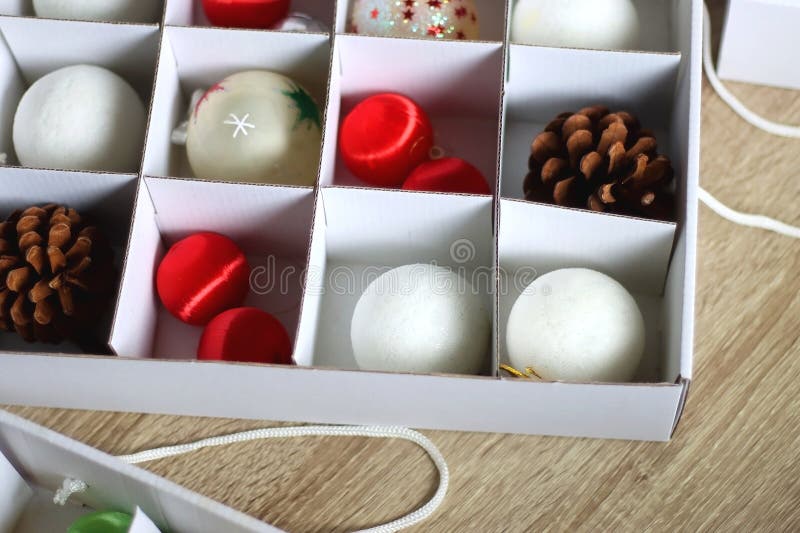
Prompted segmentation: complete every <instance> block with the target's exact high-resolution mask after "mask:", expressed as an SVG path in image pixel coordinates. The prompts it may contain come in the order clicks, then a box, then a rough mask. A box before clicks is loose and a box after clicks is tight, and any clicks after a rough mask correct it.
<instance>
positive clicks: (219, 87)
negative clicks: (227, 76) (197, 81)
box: [194, 82, 225, 117]
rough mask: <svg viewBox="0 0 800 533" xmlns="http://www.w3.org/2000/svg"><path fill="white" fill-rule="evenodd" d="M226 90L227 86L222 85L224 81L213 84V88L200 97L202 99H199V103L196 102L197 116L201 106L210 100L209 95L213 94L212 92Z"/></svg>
mask: <svg viewBox="0 0 800 533" xmlns="http://www.w3.org/2000/svg"><path fill="white" fill-rule="evenodd" d="M224 91H225V87H223V86H222V82H220V83H217V84H215V85H212V86H211V88H210V89H209V90H207V91H206V92H205V94H204V95H203V96H202V97H201V98H200V100H198V101H197V103H196V104H195V106H194V115H195V117H196V116H197V112H198V111H200V106H201V105H202V104H204V103H205V102H206V100H208V97H209V96H211V94H212V93H217V92H224Z"/></svg>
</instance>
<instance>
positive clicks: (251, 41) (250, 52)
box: [143, 27, 330, 178]
mask: <svg viewBox="0 0 800 533" xmlns="http://www.w3.org/2000/svg"><path fill="white" fill-rule="evenodd" d="M329 65H330V42H329V40H328V38H327V37H326V36H323V35H317V34H304V33H283V32H259V31H247V30H235V31H231V30H224V29H219V28H179V27H167V28H165V30H164V35H163V39H162V42H161V51H160V53H159V65H158V76H157V80H156V88H155V97H154V101H153V107H152V111H151V114H150V124H149V128H148V133H147V145H146V146H147V148H146V153H145V159H144V166H143V174H145V175H149V176H163V177H167V176H175V177H184V178H191V177H193V173H192V170H191V167H190V166H189V160H188V158H187V156H186V147H184V146H177V145H174V144H173V143H172V142H171V139H170V137H171V135H172V131H173V129H175V127H177V126H178V125H179V124H180V123H181V122H182V121H183V120H185V117H186V113H187V109H188V107H189V102H190V101H191V97H192V93H193V92H194V91H196V90H198V89H202V90H205V89H208V88H209V87H211V86H212V85H214V84H215V83H217V82H218V81H220V80H222V79H223V78H225V77H226V76H229V75H231V74H234V73H237V72H241V71H245V70H272V71H275V72H278V73H280V74H284V75H286V76H288V77H290V78H292V79H293V80H295V81H297V82H298V83H300V84H301V85H302V86H303V87H305V88H306V89H307V90H308V91H309V92H310V93H311V95H312V96H313V97H314V99H315V100H316V101H317V104H318V105H319V106H320V111H321V112H322V113H324V112H325V102H326V88H327V84H328V82H327V80H328V71H329ZM320 148H321V147H320Z"/></svg>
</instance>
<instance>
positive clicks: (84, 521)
mask: <svg viewBox="0 0 800 533" xmlns="http://www.w3.org/2000/svg"><path fill="white" fill-rule="evenodd" d="M132 523H133V517H132V516H131V515H129V514H126V513H120V512H116V511H100V512H97V513H91V514H87V515H84V516H82V517H80V518H78V519H77V520H76V521H75V522H73V523H72V525H71V526H69V529H67V533H128V529H130V527H131V524H132Z"/></svg>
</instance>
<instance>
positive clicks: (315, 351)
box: [296, 187, 495, 375]
mask: <svg viewBox="0 0 800 533" xmlns="http://www.w3.org/2000/svg"><path fill="white" fill-rule="evenodd" d="M492 208H493V205H492V199H491V198H489V197H480V196H460V195H459V196H454V195H443V194H431V193H410V192H402V191H386V190H373V189H351V188H339V187H334V188H327V189H323V190H322V191H321V202H319V203H318V211H322V213H321V214H319V215H318V217H317V224H316V225H315V229H314V241H313V243H312V248H311V263H310V265H309V272H310V277H309V282H308V290H307V292H306V297H305V301H304V306H303V319H302V322H303V327H302V328H301V330H300V338H299V340H298V343H297V346H298V351H297V353H296V359H297V362H298V363H299V364H303V365H311V366H319V367H333V368H338V369H357V366H356V363H355V360H354V358H353V352H352V346H351V343H350V321H351V318H352V315H353V310H354V308H355V305H356V303H357V302H358V299H359V298H360V297H361V295H362V294H363V292H364V290H365V289H366V288H367V286H368V285H369V284H370V283H371V282H372V281H374V280H375V279H376V278H377V277H378V276H380V275H381V274H383V273H385V272H387V271H389V270H391V269H392V268H395V267H399V266H402V265H407V264H413V263H426V264H430V263H435V264H438V265H441V266H445V267H449V268H451V269H452V270H453V271H455V272H457V273H460V274H462V275H463V276H464V277H465V279H467V280H469V281H470V282H471V283H472V285H473V289H474V290H476V291H479V292H480V293H482V294H484V295H485V302H486V303H485V307H486V310H487V314H490V315H493V314H494V290H495V276H494V263H493V259H494V256H493V247H494V246H493V239H492ZM487 318H489V319H490V320H491V317H490V316H487ZM486 348H487V354H486V366H485V369H484V374H485V375H493V372H494V371H493V367H494V365H493V360H494V353H493V351H492V350H491V348H490V346H487V347H486Z"/></svg>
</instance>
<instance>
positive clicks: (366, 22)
mask: <svg viewBox="0 0 800 533" xmlns="http://www.w3.org/2000/svg"><path fill="white" fill-rule="evenodd" d="M350 29H351V31H352V32H353V33H362V34H365V35H378V36H381V37H425V38H429V39H460V40H463V39H478V38H479V36H480V31H479V24H478V10H477V7H476V5H475V1H474V0H355V1H354V2H353V11H352V17H351V19H350Z"/></svg>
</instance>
